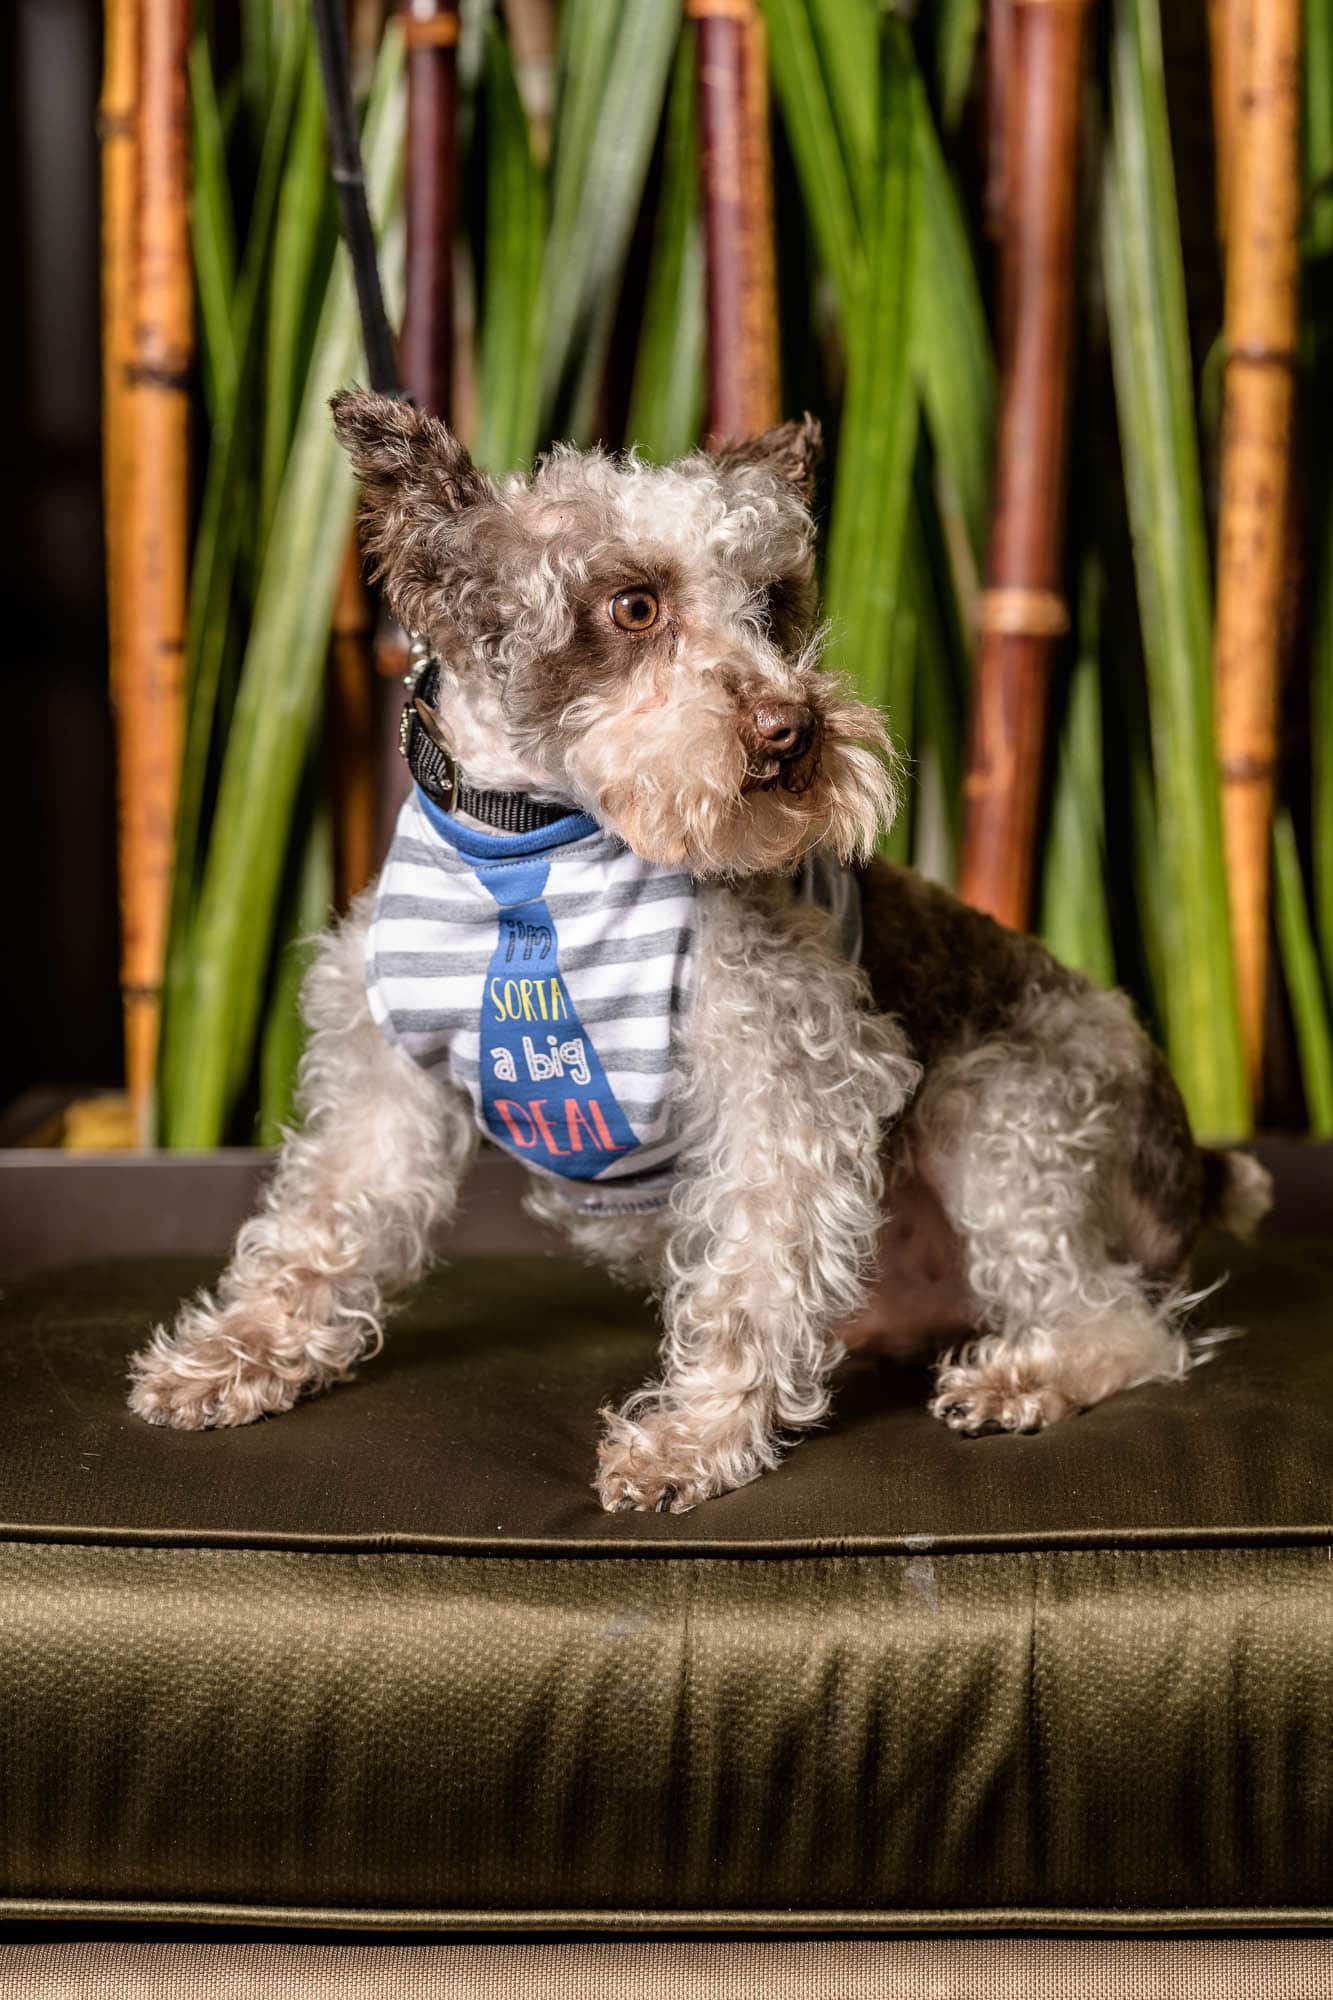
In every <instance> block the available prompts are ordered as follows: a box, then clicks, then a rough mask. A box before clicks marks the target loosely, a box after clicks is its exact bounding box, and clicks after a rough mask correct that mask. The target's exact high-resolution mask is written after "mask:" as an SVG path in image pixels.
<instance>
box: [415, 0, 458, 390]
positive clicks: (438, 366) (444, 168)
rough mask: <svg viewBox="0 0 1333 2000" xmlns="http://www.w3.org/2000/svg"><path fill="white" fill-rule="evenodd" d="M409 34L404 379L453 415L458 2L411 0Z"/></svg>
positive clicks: (456, 0) (454, 0)
mask: <svg viewBox="0 0 1333 2000" xmlns="http://www.w3.org/2000/svg"><path fill="white" fill-rule="evenodd" d="M403 32H404V38H405V40H406V44H407V160H406V167H405V172H406V180H405V182H404V200H405V202H406V212H407V304H406V308H405V312H404V318H403V337H402V345H401V352H402V368H403V379H404V381H405V383H406V385H407V388H408V390H409V391H410V393H411V395H412V397H413V399H414V401H415V402H416V403H417V404H418V405H419V406H420V407H421V408H422V409H424V410H430V411H432V412H433V413H434V414H435V415H436V416H440V417H447V416H448V415H449V407H450V400H451V397H450V389H451V385H452V376H453V345H454V306H453V301H454V227H455V221H456V212H457V181H458V176H457V170H456V167H455V163H454V152H455V141H456V120H457V104H458V0H406V4H405V6H404V8H403Z"/></svg>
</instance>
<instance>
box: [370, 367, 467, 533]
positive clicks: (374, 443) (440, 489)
mask: <svg viewBox="0 0 1333 2000" xmlns="http://www.w3.org/2000/svg"><path fill="white" fill-rule="evenodd" d="M332 409H333V427H334V429H335V430H336V431H337V433H338V436H339V438H340V440H341V441H342V444H343V446H344V447H345V449H346V451H347V455H348V457H349V458H350V459H351V461H352V464H353V465H354V466H355V468H356V472H357V475H358V477H359V478H360V480H361V484H362V487H363V489H364V492H365V505H366V511H367V514H368V515H370V516H371V518H372V521H373V518H374V515H375V513H376V511H377V510H378V509H380V508H382V507H385V506H388V505H389V504H391V503H397V504H400V505H402V504H405V505H408V506H412V505H416V506H433V507H438V508H441V509H442V510H443V511H444V512H445V513H448V514H456V513H458V512H459V511H460V510H461V509H462V508H464V507H470V506H473V505H474V504H475V503H476V502H477V501H478V500H488V499H490V498H491V497H492V496H493V495H494V492H495V488H494V487H493V486H492V484H491V482H490V480H489V479H488V478H487V477H486V474H485V473H484V472H479V471H478V470H477V467H476V466H475V465H474V464H473V463H472V460H471V459H470V458H469V457H468V454H467V451H466V448H465V447H464V446H463V445H461V444H460V443H459V441H458V439H457V438H456V437H455V436H454V434H453V432H452V431H451V430H450V429H449V427H448V425H447V424H442V423H441V422H440V420H439V418H438V417H432V416H428V415H427V414H426V412H425V411H424V410H418V409H416V408H414V407H413V405H412V404H411V403H402V402H399V401H397V399H396V398H394V397H393V396H378V395H376V394H375V392H374V391H373V390H371V389H342V390H340V391H339V393H338V394H337V395H336V396H335V397H334V398H333V403H332Z"/></svg>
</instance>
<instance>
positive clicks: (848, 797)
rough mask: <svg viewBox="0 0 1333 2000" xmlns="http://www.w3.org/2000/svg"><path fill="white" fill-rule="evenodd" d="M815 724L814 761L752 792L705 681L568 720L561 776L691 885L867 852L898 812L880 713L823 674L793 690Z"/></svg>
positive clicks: (726, 702)
mask: <svg viewBox="0 0 1333 2000" xmlns="http://www.w3.org/2000/svg"><path fill="white" fill-rule="evenodd" d="M801 693H802V695H803V697H804V699H805V700H807V701H808V702H809V704H810V706H811V707H812V708H813V709H814V711H815V714H816V715H817V717H818V718H819V736H818V750H817V762H816V763H815V766H814V769H813V775H812V774H811V770H810V767H809V765H808V764H807V765H806V766H805V767H804V768H800V769H799V776H798V775H797V771H796V769H794V770H793V773H792V776H793V783H794V785H798V786H799V787H800V788H799V789H792V790H788V789H787V788H786V787H785V786H784V785H783V783H782V773H781V769H780V768H779V769H778V771H777V774H776V778H775V780H774V781H773V782H769V783H765V784H763V785H757V784H755V782H754V773H753V771H752V769H751V767H750V765H749V761H748V759H747V756H746V752H745V748H744V746H743V744H742V742H741V738H740V734H739V731H738V727H737V715H736V710H735V704H734V702H733V700H732V698H731V697H730V696H729V695H728V693H727V692H726V690H725V689H724V688H723V687H722V686H721V685H720V684H716V683H710V682H709V681H707V680H706V679H702V678H701V679H700V681H699V682H698V683H697V684H696V685H695V686H694V687H693V688H691V689H690V691H689V692H688V694H682V693H681V691H680V690H679V688H678V686H677V687H675V688H672V689H671V691H670V692H669V693H668V694H667V695H666V697H665V698H664V697H663V695H662V694H661V693H658V692H655V691H651V690H650V691H648V692H646V693H645V692H644V691H643V690H640V691H639V692H638V693H637V695H635V694H632V693H630V692H629V691H627V698H626V699H625V700H623V701H622V702H620V703H618V704H617V705H616V706H615V707H614V708H607V707H604V706H603V705H602V704H600V703H599V704H597V706H596V709H595V710H594V706H593V704H592V703H591V702H588V703H580V704H577V705H576V706H577V709H578V710H579V711H581V712H579V713H577V714H576V713H574V712H573V711H571V712H568V713H567V714H566V716H565V717H564V721H565V724H566V726H567V727H570V726H575V725H576V726H577V727H578V734H577V737H576V740H575V742H574V743H573V744H572V746H571V748H570V749H569V751H568V752H567V754H566V759H565V763H566V768H567V770H568V773H569V776H570V778H571V779H572V780H573V782H574V783H575V785H576V786H577V788H578V789H579V791H580V792H581V793H582V794H583V795H584V796H585V797H586V798H587V799H588V800H589V801H590V802H591V803H592V804H593V806H594V808H595V810H596V812H597V815H598V817H599V818H600V819H602V820H603V822H604V823H606V824H607V825H609V826H611V827H612V829H613V830H614V831H615V832H617V833H618V834H619V835H620V836H621V838H622V839H623V840H624V841H625V842H626V844H627V845H628V846H629V847H631V848H632V849H633V850H634V852H635V853H636V854H639V855H641V856H642V857H643V859H644V860H645V861H658V862H664V863H669V864H671V865H673V866H678V867H684V868H688V869H689V870H690V872H691V873H692V874H694V875H698V876H709V875H719V876H726V875H749V874H758V873H764V872H771V871H774V870H780V869H784V868H790V867H792V866H794V865H795V863H796V862H798V861H799V860H800V858H801V856H802V855H804V854H807V853H809V851H810V850H811V848H813V847H816V846H818V845H819V844H820V843H821V842H823V843H825V844H826V845H827V846H828V847H830V848H831V849H832V850H833V852H834V853H836V854H837V856H838V857H839V859H840V860H843V861H864V860H868V859H869V857H870V855H871V854H873V852H874V850H875V848H876V846H877V845H878V843H879V840H880V838H881V836H882V834H883V832H884V830H885V829H886V828H887V827H888V825H889V824H890V823H891V821H892V819H893V815H894V811H895V809H896V806H897V793H896V788H895V785H894V778H893V769H892V751H891V749H890V745H889V740H888V736H887V733H886V731H885V728H884V724H883V722H882V720H881V719H880V717H879V715H878V714H877V713H876V711H875V710H874V709H872V708H869V707H867V706H866V704H865V703H863V702H860V701H857V700H856V699H855V698H854V697H853V696H851V695H850V694H848V693H847V692H846V691H845V690H844V689H843V688H842V686H841V685H840V684H839V683H838V682H837V681H836V680H834V679H833V678H832V677H831V676H825V675H821V676H819V677H818V678H817V679H814V680H812V681H811V682H810V683H806V684H803V685H802V688H801Z"/></svg>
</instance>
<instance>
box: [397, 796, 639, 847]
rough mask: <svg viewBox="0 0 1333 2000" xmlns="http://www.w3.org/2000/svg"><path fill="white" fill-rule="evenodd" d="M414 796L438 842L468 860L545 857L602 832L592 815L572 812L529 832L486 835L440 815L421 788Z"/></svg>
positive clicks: (450, 816)
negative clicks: (551, 852)
mask: <svg viewBox="0 0 1333 2000" xmlns="http://www.w3.org/2000/svg"><path fill="white" fill-rule="evenodd" d="M416 793H417V801H418V803H419V804H420V806H421V810H422V811H423V812H424V813H425V815H426V818H427V819H428V820H429V821H430V823H431V825H432V826H433V827H434V829H435V831H436V833H438V834H439V836H440V838H441V840H444V841H447V842H448V844H449V846H450V847H452V848H453V849H454V850H455V851H456V852H457V853H459V854H461V855H463V856H464V857H465V859H466V860H468V861H510V860H516V859H518V858H519V857H520V856H522V855H529V854H545V853H546V851H547V850H548V848H552V847H568V846H569V844H570V842H571V841H574V840H586V839H587V838H588V835H589V834H590V833H600V832H601V830H602V829H601V827H600V826H599V825H598V824H597V821H596V820H595V819H594V818H593V817H592V815H591V813H581V812H571V813H566V814H565V816H564V818H563V819H557V820H552V822H551V824H550V825H549V826H535V827H534V828H533V829H532V831H531V833H487V832H485V831H483V829H482V828H481V827H477V826H465V825H464V824H463V822H462V821H461V820H457V819H455V818H454V817H453V815H452V814H451V813H447V812H442V811H441V810H440V808H439V806H437V805H436V803H435V801H434V799H432V798H429V797H428V796H427V794H426V793H425V792H423V791H422V789H421V787H420V785H418V786H417V788H416Z"/></svg>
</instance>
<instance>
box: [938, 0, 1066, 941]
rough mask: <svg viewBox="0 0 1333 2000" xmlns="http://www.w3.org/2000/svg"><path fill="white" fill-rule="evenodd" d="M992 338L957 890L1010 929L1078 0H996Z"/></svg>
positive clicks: (1047, 507)
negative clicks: (993, 378)
mask: <svg viewBox="0 0 1333 2000" xmlns="http://www.w3.org/2000/svg"><path fill="white" fill-rule="evenodd" d="M1005 5H1006V8H1007V11H1008V13H1009V15H1010V17H1011V18H1010V23H1009V31H1008V32H1009V44H1008V46H1009V56H1010V67H1009V74H1008V76H1007V78H1006V79H1005V83H1004V90H1003V102H1004V114H1003V118H1004V132H1005V150H1006V158H1005V161H1004V164H1003V169H1002V185H1003V187H1004V189H1005V194H1006V205H1005V213H1004V215H1003V217H1002V235H1001V245H1000V261H1001V293H1002V297H1003V299H1004V302H1005V304H1004V321H1005V338H1004V341H1003V346H1002V354H1001V385H1000V420H999V439H998V448H997V453H996V468H995V498H994V503H993V511H992V515H991V534H990V552H989V558H988V569H987V585H986V588H985V590H984V591H983V592H982V594H981V600H980V604H979V623H980V628H981V629H980V642H979V646H978V655H977V668H976V676H975V685H974V694H973V707H972V737H971V746H970V751H969V759H968V770H967V777H966V780H965V798H966V821H965V827H964V834H963V855H962V866H961V870H960V888H961V891H962V894H963V895H964V896H965V897H966V898H967V900H968V901H969V902H971V903H974V904H975V905H976V906H977V907H978V908H979V909H983V910H986V911H988V912H989V913H990V914H991V915H992V916H994V917H997V918H999V920H1000V921H1001V922H1002V923H1007V924H1012V925H1015V926H1017V927H1020V928H1021V927H1022V926H1023V925H1025V924H1026V923H1027V921H1028V914H1029V906H1030V903H1031V897H1032V880H1033V869H1034V847H1035V838H1036V827H1037V809H1038V804H1039V799H1040V791H1041V777H1042V763H1043V757H1044V751H1045V733H1046V708H1047V687H1048V682H1049V678H1050V669H1051V661H1052V658H1053V655H1054V651H1055V647H1056V645H1057V643H1058V641H1059V639H1060V638H1061V636H1062V635H1063V633H1064V632H1065V631H1066V630H1067V629H1068V623H1069V618H1068V611H1067V609H1066V605H1065V601H1064V597H1063V595H1062V593H1061V582H1062V564H1063V541H1064V494H1065V477H1066V460H1067V443H1068V439H1067V431H1068V411H1069V373H1070V341H1071V330H1072V325H1073V302H1074V290H1075V242H1074V237H1075V226H1076V220H1077V214H1076V182H1077V164H1078V108H1079V96H1080V91H1081V85H1082V70H1083V54H1084V42H1085V34H1084V29H1085V21H1086V11H1087V9H1086V0H1005Z"/></svg>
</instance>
